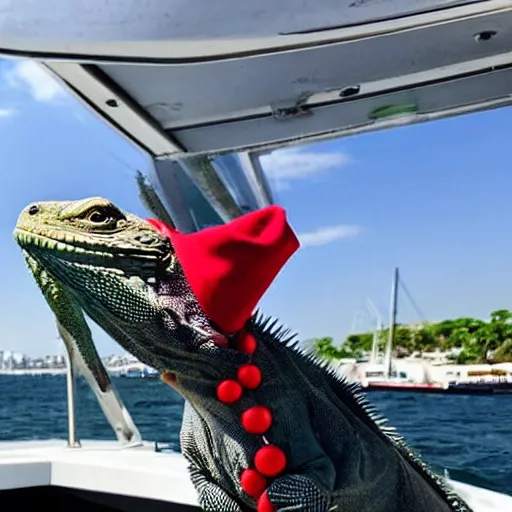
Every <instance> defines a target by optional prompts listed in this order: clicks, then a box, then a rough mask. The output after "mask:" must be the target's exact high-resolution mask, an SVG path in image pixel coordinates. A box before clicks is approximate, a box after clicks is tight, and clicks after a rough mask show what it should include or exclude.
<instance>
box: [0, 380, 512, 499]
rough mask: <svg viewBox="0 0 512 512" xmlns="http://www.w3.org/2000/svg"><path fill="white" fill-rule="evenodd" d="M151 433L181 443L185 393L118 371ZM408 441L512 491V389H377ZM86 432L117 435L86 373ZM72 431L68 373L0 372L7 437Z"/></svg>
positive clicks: (82, 405)
mask: <svg viewBox="0 0 512 512" xmlns="http://www.w3.org/2000/svg"><path fill="white" fill-rule="evenodd" d="M114 385H115V386H116V388H117V390H118V391H119V394H120V395H121V397H122V398H123V400H124V402H125V405H126V407H127V408H128V410H129V411H130V413H131V414H132V417H133V419H134V421H135V422H136V424H137V426H138V428H139V430H140V431H141V434H142V436H143V438H144V439H147V440H156V441H161V442H165V443H169V444H170V446H171V447H173V448H174V449H175V450H179V429H180V424H181V415H182V410H183V400H182V399H181V398H180V396H179V395H177V394H176V393H175V392H174V391H173V390H172V389H171V388H169V387H168V386H166V385H164V384H162V383H161V382H160V381H159V380H158V379H156V380H138V379H123V378H116V379H114ZM369 399H370V401H372V402H373V403H374V404H375V405H376V406H377V408H378V409H379V410H380V411H381V412H382V414H383V415H385V416H386V417H387V418H389V420H390V423H391V424H392V425H394V426H395V427H396V428H397V429H398V431H399V432H400V433H401V434H402V435H403V436H404V437H405V439H406V440H407V442H408V443H409V444H410V445H411V446H412V447H413V448H414V449H416V450H417V451H418V452H420V453H421V454H422V456H423V457H424V459H425V460H427V461H428V462H430V463H431V464H432V465H433V466H434V468H436V469H437V470H441V471H442V470H443V469H447V470H448V471H449V473H450V476H451V477H452V478H455V479H457V480H461V481H464V482H467V483H471V484H475V485H479V486H482V487H486V488H488V489H493V490H496V491H500V492H505V493H508V494H512V396H510V395H509V396H449V395H444V396H443V395H422V394H413V393H410V394H409V393H396V394H395V393H381V392H372V393H370V395H369ZM76 409H77V426H78V427H77V430H78V436H79V437H80V438H81V439H115V436H114V434H113V432H112V430H111V429H110V426H109V425H108V423H107V422H106V420H105V418H104V417H103V414H102V412H101V410H100V408H99V406H98V404H97V403H96V399H95V398H94V395H93V394H92V392H91V391H90V389H89V388H88V387H87V385H86V383H85V382H84V381H82V380H79V381H78V382H77V396H76ZM66 437H67V405H66V387H65V378H64V377H63V376H55V377H52V376H37V377H31V376H26V377H18V376H16V377H11V376H3V375H0V440H25V439H55V438H63V439H65V438H66Z"/></svg>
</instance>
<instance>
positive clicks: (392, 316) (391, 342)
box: [384, 267, 399, 379]
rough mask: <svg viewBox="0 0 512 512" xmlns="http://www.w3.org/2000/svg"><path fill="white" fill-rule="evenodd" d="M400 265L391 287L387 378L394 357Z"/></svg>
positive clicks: (385, 369) (386, 359) (386, 362)
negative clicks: (392, 355) (392, 356)
mask: <svg viewBox="0 0 512 512" xmlns="http://www.w3.org/2000/svg"><path fill="white" fill-rule="evenodd" d="M398 279H399V274H398V267H395V271H394V274H393V284H392V287H391V305H390V308H389V336H388V344H387V347H386V354H385V358H384V364H385V368H384V374H385V377H386V378H387V379H389V378H390V377H391V369H392V368H391V366H392V358H391V354H392V351H393V346H394V342H395V327H396V313H397V308H398Z"/></svg>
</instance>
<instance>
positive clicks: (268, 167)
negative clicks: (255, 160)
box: [260, 147, 351, 189]
mask: <svg viewBox="0 0 512 512" xmlns="http://www.w3.org/2000/svg"><path fill="white" fill-rule="evenodd" d="M260 162H261V165H262V167H263V170H264V171H265V173H266V175H267V176H268V178H269V180H270V181H271V182H272V183H273V184H274V185H275V186H276V187H277V188H280V189H283V188H289V185H290V182H292V181H294V180H302V179H308V178H313V177H317V176H320V175H322V174H326V173H328V172H330V171H334V170H338V169H341V168H342V167H346V166H347V165H348V164H349V163H350V162H351V159H350V157H349V156H348V155H347V154H346V153H344V152H343V151H341V150H340V151H332V150H331V151H328V152H321V151H314V150H313V149H311V147H308V148H300V147H298V148H297V147H293V148H286V149H279V150H277V151H273V152H272V153H269V154H268V155H263V156H261V157H260Z"/></svg>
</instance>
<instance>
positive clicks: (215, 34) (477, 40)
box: [0, 0, 512, 159]
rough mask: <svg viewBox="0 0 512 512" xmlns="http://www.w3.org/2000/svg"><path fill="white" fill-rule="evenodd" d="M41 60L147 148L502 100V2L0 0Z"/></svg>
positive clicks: (171, 152)
mask: <svg viewBox="0 0 512 512" xmlns="http://www.w3.org/2000/svg"><path fill="white" fill-rule="evenodd" d="M0 54H3V55H4V56H12V57H29V58H32V59H37V60H39V61H40V62H41V63H42V65H44V66H46V68H47V69H48V70H50V71H51V72H52V73H53V74H54V75H55V76H57V77H58V78H59V80H61V81H62V82H63V83H64V84H65V85H66V86H68V87H69V88H70V89H71V90H72V91H73V92H74V93H75V94H76V95H77V97H79V98H80V99H81V101H83V102H84V103H85V104H86V105H87V106H88V107H90V108H92V109H93V110H94V111H95V112H96V113H97V114H98V115H99V116H101V117H102V118H103V119H104V120H105V122H107V123H108V124H110V125H111V126H112V127H113V128H115V129H116V130H118V131H120V132H121V133H123V134H124V135H125V136H126V137H128V138H129V139H130V140H131V141H133V142H134V143H136V144H137V145H139V146H140V147H141V148H143V149H144V150H146V151H147V152H148V153H149V154H150V155H151V156H152V157H153V158H154V159H166V158H173V157H176V156H183V155H184V154H190V153H195V154H199V153H202V154H206V153H208V154H213V153H214V154H218V153H222V152H228V151H232V150H245V151H248V150H251V151H266V150H268V149H270V148H273V147H280V146H283V145H287V144H291V143H296V142H300V141H312V140H319V139H325V138H331V137H338V136H342V135H346V134H351V133H360V132H363V131H368V130H376V129H380V128H384V127H387V126H396V125H400V124H407V123H413V122H419V121H425V120H429V119H436V118H440V117H443V116H450V115H455V114H460V113H465V112H471V111H475V110H480V109H486V108H492V107H498V106H502V105H508V104H510V102H511V96H510V91H511V90H512V5H511V2H510V1H509V0H460V1H456V0H455V1H454V0H415V1H412V0H394V1H393V2H382V1H378V0H300V1H298V0H281V1H279V2H275V1H274V0H260V1H258V2H240V1H239V0H217V1H216V2H211V1H206V0H187V1H182V0H168V1H165V2H163V1H161V0H145V1H144V2H140V1H139V0H117V1H116V2H111V1H108V0H89V1H88V2H69V1H68V0H45V1H44V2H34V1H33V0H5V1H3V2H2V17H1V18H0Z"/></svg>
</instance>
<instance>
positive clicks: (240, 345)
mask: <svg viewBox="0 0 512 512" xmlns="http://www.w3.org/2000/svg"><path fill="white" fill-rule="evenodd" d="M257 346H258V343H257V341H256V338H255V337H254V336H253V335H252V334H251V333H248V332H242V333H240V335H239V337H238V340H237V342H236V347H237V349H238V350H240V352H243V353H244V354H248V355H252V354H254V352H255V350H256V347H257Z"/></svg>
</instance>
